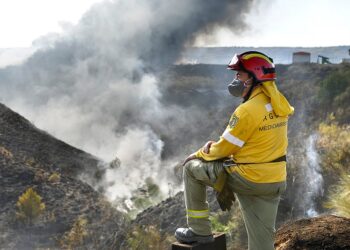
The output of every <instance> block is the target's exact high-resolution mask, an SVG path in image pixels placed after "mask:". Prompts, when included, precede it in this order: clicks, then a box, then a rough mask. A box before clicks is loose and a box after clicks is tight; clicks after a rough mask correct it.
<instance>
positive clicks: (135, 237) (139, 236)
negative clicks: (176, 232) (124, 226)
mask: <svg viewBox="0 0 350 250" xmlns="http://www.w3.org/2000/svg"><path fill="white" fill-rule="evenodd" d="M172 241H174V238H172V237H170V236H166V235H164V236H161V234H160V233H159V229H158V228H157V227H155V226H147V227H141V226H134V227H133V228H132V230H131V231H130V232H129V233H128V235H127V243H128V248H127V249H128V250H129V249H130V250H151V249H152V250H162V249H168V248H169V246H170V244H171V242H172Z"/></svg>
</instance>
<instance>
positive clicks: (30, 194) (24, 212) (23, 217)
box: [16, 188, 45, 224]
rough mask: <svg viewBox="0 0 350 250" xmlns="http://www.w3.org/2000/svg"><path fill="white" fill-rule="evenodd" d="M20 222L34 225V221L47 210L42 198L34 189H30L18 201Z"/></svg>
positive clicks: (17, 215)
mask: <svg viewBox="0 0 350 250" xmlns="http://www.w3.org/2000/svg"><path fill="white" fill-rule="evenodd" d="M16 206H17V209H18V211H17V213H16V217H17V219H18V220H20V221H22V222H24V223H29V224H32V223H33V221H34V220H35V219H36V218H38V217H39V215H40V214H42V213H43V211H44V210H45V204H44V203H43V202H41V197H40V195H39V194H37V193H36V192H35V191H34V190H33V189H32V188H28V189H27V190H26V191H25V192H24V193H23V194H22V195H21V196H20V197H19V198H18V201H17V204H16Z"/></svg>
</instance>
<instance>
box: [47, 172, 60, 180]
mask: <svg viewBox="0 0 350 250" xmlns="http://www.w3.org/2000/svg"><path fill="white" fill-rule="evenodd" d="M60 180H61V175H60V174H59V173H56V172H54V173H52V174H51V175H50V176H49V179H48V181H49V182H51V183H58V182H60Z"/></svg>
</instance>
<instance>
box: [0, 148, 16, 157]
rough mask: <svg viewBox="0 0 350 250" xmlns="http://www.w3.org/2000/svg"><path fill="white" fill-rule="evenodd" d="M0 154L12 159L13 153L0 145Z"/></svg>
mask: <svg viewBox="0 0 350 250" xmlns="http://www.w3.org/2000/svg"><path fill="white" fill-rule="evenodd" d="M0 155H2V156H4V157H5V158H6V159H12V158H13V154H12V153H11V151H10V150H8V149H7V148H5V147H3V146H0Z"/></svg>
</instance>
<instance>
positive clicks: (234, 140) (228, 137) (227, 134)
mask: <svg viewBox="0 0 350 250" xmlns="http://www.w3.org/2000/svg"><path fill="white" fill-rule="evenodd" d="M222 137H224V138H225V139H226V140H227V141H229V142H230V143H232V144H234V145H236V146H238V147H242V146H243V145H244V143H245V142H244V141H242V140H240V139H238V138H237V137H236V136H233V135H231V133H230V131H228V130H225V132H224V133H223V134H222Z"/></svg>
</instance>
